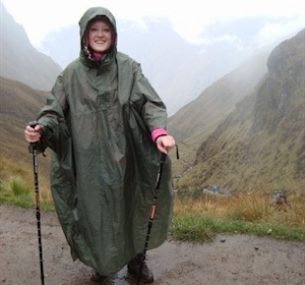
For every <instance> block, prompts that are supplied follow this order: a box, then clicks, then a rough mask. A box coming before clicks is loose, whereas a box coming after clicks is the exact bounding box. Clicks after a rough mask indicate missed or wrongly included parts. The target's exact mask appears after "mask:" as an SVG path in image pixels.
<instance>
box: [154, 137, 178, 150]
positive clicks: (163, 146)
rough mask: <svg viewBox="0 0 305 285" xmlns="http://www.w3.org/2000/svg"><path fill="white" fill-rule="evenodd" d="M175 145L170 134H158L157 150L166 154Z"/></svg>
mask: <svg viewBox="0 0 305 285" xmlns="http://www.w3.org/2000/svg"><path fill="white" fill-rule="evenodd" d="M175 145H176V141H175V139H174V137H172V136H171V135H165V136H160V137H158V138H157V139H156V146H157V148H158V150H159V151H160V152H162V153H165V154H167V153H168V152H169V151H170V150H171V149H172V148H173V147H174V146H175Z"/></svg>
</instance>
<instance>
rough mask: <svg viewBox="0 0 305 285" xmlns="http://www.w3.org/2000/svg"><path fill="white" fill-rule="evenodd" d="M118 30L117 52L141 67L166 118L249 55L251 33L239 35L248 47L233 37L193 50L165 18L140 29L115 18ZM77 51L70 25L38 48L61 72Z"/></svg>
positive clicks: (217, 30) (75, 35)
mask: <svg viewBox="0 0 305 285" xmlns="http://www.w3.org/2000/svg"><path fill="white" fill-rule="evenodd" d="M253 21H254V20H253ZM117 25H118V49H119V50H120V51H122V52H124V53H127V54H128V55H130V56H131V57H133V58H134V59H135V60H137V61H138V62H140V63H141V65H142V69H143V71H144V74H145V75H146V77H148V79H149V80H150V81H151V83H152V85H153V86H154V87H155V89H156V90H157V92H158V93H159V94H160V96H161V97H162V99H163V100H164V101H165V103H166V105H167V106H168V111H169V114H173V113H174V112H176V111H177V110H178V109H179V108H181V107H182V106H183V105H185V104H186V103H189V102H190V101H192V100H193V99H195V98H196V97H197V96H198V95H199V94H200V93H201V92H202V90H204V89H205V88H206V87H207V86H209V85H210V84H211V83H213V82H214V81H216V80H217V79H219V78H220V77H222V76H223V75H225V74H226V73H228V72H230V71H232V70H233V69H235V68H236V67H238V66H239V65H240V64H241V63H242V62H243V61H244V60H245V59H246V58H247V57H248V56H249V55H251V54H252V52H253V50H252V49H251V48H250V46H251V44H252V41H253V35H254V31H251V32H250V33H249V32H248V33H246V32H240V33H238V36H243V37H245V38H247V40H248V44H249V46H248V47H247V46H246V47H243V46H241V45H240V43H239V42H238V41H237V40H236V39H235V38H234V37H232V38H234V40H232V39H231V38H229V37H228V38H229V39H225V40H224V39H215V41H214V42H210V43H208V44H200V45H199V44H198V45H195V44H191V43H189V42H187V41H186V40H184V39H183V38H182V37H181V36H180V35H179V34H178V33H177V32H175V31H174V30H173V28H172V26H171V24H170V23H169V22H168V20H167V19H163V18H160V19H159V20H154V21H153V20H151V19H146V20H145V21H144V23H143V25H142V26H140V25H138V24H136V23H135V22H132V21H128V20H120V19H118V24H117ZM252 26H253V25H252ZM258 27H259V25H258V26H257V28H258ZM211 29H212V31H215V33H216V35H218V34H217V33H220V32H221V31H222V32H225V31H224V29H225V27H224V26H215V27H214V26H213V27H211ZM236 29H237V25H236V26H234V25H233V24H232V25H231V26H230V31H229V32H230V33H233V32H234V31H235V30H236ZM253 30H254V28H253ZM235 32H236V31H235ZM59 43H61V44H59ZM63 43H64V44H63ZM79 47H80V41H79V31H78V26H76V25H75V26H72V27H68V28H65V29H62V30H60V31H56V32H52V33H49V35H48V36H47V37H46V39H45V40H44V42H43V43H42V46H41V49H42V50H44V51H45V52H46V54H48V55H50V56H51V57H52V58H54V60H56V61H57V62H58V63H60V64H61V66H63V67H64V66H66V65H67V64H68V63H69V62H70V61H72V60H73V59H74V58H76V57H77V56H78V55H79Z"/></svg>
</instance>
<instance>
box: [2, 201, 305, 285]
mask: <svg viewBox="0 0 305 285" xmlns="http://www.w3.org/2000/svg"><path fill="white" fill-rule="evenodd" d="M41 220H42V238H43V240H42V243H43V254H44V270H45V285H95V284H97V283H95V282H93V281H90V275H91V269H90V268H88V267H86V266H84V265H82V264H81V263H80V262H73V261H72V259H71V257H70V253H69V248H68V246H67V244H66V241H65V238H64V235H63V233H62V231H61V228H60V226H59V224H58V221H57V218H56V216H55V214H54V213H43V214H42V218H41ZM147 262H148V264H149V266H150V267H151V269H152V270H153V272H154V275H155V279H156V280H155V282H154V283H153V284H154V285H305V243H304V242H293V241H278V240H273V239H269V238H259V237H255V236H247V235H219V236H217V237H216V238H215V240H214V241H213V242H209V243H204V244H200V245H198V244H197V245H192V244H187V243H178V242H166V243H164V244H163V245H162V246H161V247H159V248H157V249H155V250H152V251H149V252H148V256H147ZM125 275H126V269H123V270H122V271H121V272H120V273H119V275H118V278H117V282H116V284H117V285H127V284H130V282H129V281H128V280H126V279H125ZM0 284H1V285H24V284H26V285H27V284H28V285H39V284H41V280H40V270H39V257H38V241H37V228H36V218H35V211H34V210H25V209H21V208H17V207H8V206H0Z"/></svg>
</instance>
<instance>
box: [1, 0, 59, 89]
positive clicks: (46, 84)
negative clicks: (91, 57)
mask: <svg viewBox="0 0 305 285" xmlns="http://www.w3.org/2000/svg"><path fill="white" fill-rule="evenodd" d="M0 21H1V25H0V76H3V77H5V78H10V79H14V80H18V81H20V82H23V83H25V84H28V85H30V86H32V87H33V88H36V89H40V90H49V89H50V88H51V87H52V85H53V84H54V81H55V79H56V77H57V75H58V74H59V73H60V72H61V70H62V69H61V67H60V66H59V65H58V64H56V63H55V62H54V61H53V60H52V59H51V58H50V57H48V56H46V55H45V54H43V53H40V52H38V51H37V50H36V49H35V48H34V47H33V46H32V45H31V43H30V41H29V39H28V37H27V35H26V33H25V30H24V28H23V27H22V26H21V25H19V24H17V23H16V22H15V20H14V19H13V17H12V16H11V15H10V14H9V13H8V12H7V10H6V8H5V7H4V5H3V4H2V2H0Z"/></svg>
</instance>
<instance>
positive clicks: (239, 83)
mask: <svg viewBox="0 0 305 285" xmlns="http://www.w3.org/2000/svg"><path fill="white" fill-rule="evenodd" d="M269 53H270V50H269V49H264V50H262V51H260V52H259V53H257V54H256V55H255V56H253V57H252V58H250V59H248V60H247V61H245V62H244V63H243V64H242V65H241V66H240V67H238V68H237V69H235V70H234V71H232V72H231V73H229V74H227V75H226V76H224V77H222V78H221V79H219V80H218V81H216V82H215V83H214V84H212V85H211V86H209V87H208V88H207V89H206V90H204V91H203V92H202V93H201V95H200V96H199V97H198V98H197V99H196V100H194V101H192V102H191V103H189V104H188V105H186V106H184V107H183V108H181V109H180V110H179V111H178V112H177V113H176V114H175V115H173V116H172V117H170V119H169V126H168V127H169V130H170V131H171V133H173V134H174V136H175V137H176V138H177V139H178V140H179V141H182V142H184V143H187V144H188V145H189V146H191V147H193V148H195V149H196V147H198V144H199V143H200V142H202V141H203V140H204V139H205V138H207V137H208V135H209V134H211V132H213V131H214V130H215V128H216V127H217V125H218V124H219V123H221V122H222V121H223V120H224V119H225V118H226V117H227V115H228V114H229V113H230V112H232V111H233V110H234V108H235V105H236V103H237V102H239V101H241V100H242V99H243V98H245V97H246V96H248V95H249V94H251V93H252V92H253V91H254V88H255V87H256V85H257V84H258V82H259V81H260V80H261V79H262V77H263V76H264V74H265V73H266V71H267V66H266V62H267V57H268V55H269Z"/></svg>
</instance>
